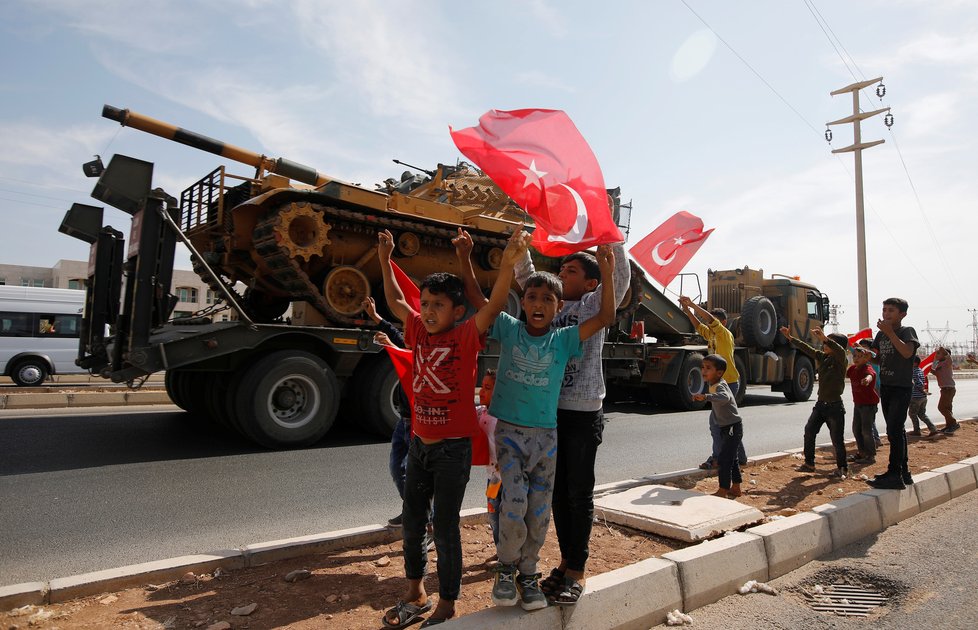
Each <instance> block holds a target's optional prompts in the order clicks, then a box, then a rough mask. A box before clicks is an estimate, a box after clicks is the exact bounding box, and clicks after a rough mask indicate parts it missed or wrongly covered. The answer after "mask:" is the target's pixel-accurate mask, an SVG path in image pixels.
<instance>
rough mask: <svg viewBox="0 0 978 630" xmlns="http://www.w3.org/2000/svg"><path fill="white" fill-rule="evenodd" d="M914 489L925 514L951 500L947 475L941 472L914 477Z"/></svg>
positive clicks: (925, 473)
mask: <svg viewBox="0 0 978 630" xmlns="http://www.w3.org/2000/svg"><path fill="white" fill-rule="evenodd" d="M913 489H914V491H916V493H917V500H918V501H919V502H920V511H921V512H924V511H926V510H929V509H931V508H932V507H937V506H938V505H940V504H942V503H946V502H948V501H950V500H951V487H950V486H949V485H948V483H947V475H945V474H944V473H939V472H924V473H919V474H917V475H914V476H913Z"/></svg>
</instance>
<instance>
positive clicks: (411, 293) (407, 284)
mask: <svg viewBox="0 0 978 630" xmlns="http://www.w3.org/2000/svg"><path fill="white" fill-rule="evenodd" d="M391 269H393V270H394V282H396V283H397V286H398V287H400V289H401V293H403V294H404V301H405V302H407V303H408V306H410V307H411V308H412V309H413V310H414V312H415V313H420V312H421V291H419V290H418V285H416V284H414V280H412V279H411V278H409V277H408V275H407V274H406V273H404V270H403V269H401V268H400V267H398V266H397V263H395V262H394V261H393V260H392V261H391ZM405 391H407V390H405Z"/></svg>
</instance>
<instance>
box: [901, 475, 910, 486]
mask: <svg viewBox="0 0 978 630" xmlns="http://www.w3.org/2000/svg"><path fill="white" fill-rule="evenodd" d="M900 481H902V482H903V485H905V486H912V485H913V476H912V475H911V474H910V473H908V472H905V473H903V474H902V475H900Z"/></svg>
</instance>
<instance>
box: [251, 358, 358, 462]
mask: <svg viewBox="0 0 978 630" xmlns="http://www.w3.org/2000/svg"><path fill="white" fill-rule="evenodd" d="M339 394H340V388H339V384H338V383H337V381H336V375H335V374H333V371H332V370H331V369H330V368H329V366H328V365H326V363H325V362H323V360H322V359H320V358H319V357H317V356H315V355H313V354H310V353H308V352H302V351H298V350H280V351H278V352H273V353H271V354H269V355H266V356H264V357H263V358H261V359H259V360H258V361H257V362H255V363H253V364H252V365H251V366H250V367H248V369H247V371H246V372H245V373H244V374H243V375H242V377H241V382H240V383H239V385H238V392H237V397H236V402H235V411H236V418H235V420H236V425H237V426H239V427H241V428H242V429H243V430H244V431H245V432H246V435H247V436H248V437H250V438H251V439H253V440H254V441H255V442H257V443H258V444H261V445H262V446H265V447H267V448H283V447H285V448H289V447H297V446H308V445H309V444H313V443H315V442H317V441H319V440H320V439H321V438H322V437H323V436H324V435H326V432H327V431H329V429H330V427H332V426H333V422H334V421H335V420H336V411H337V409H338V408H339V399H340V395H339Z"/></svg>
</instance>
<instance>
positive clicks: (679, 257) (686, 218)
mask: <svg viewBox="0 0 978 630" xmlns="http://www.w3.org/2000/svg"><path fill="white" fill-rule="evenodd" d="M712 232H713V228H710V229H709V230H706V231H705V232H704V231H703V221H702V219H700V218H699V217H697V216H695V215H693V214H690V213H689V212H686V211H680V212H677V213H676V214H674V215H672V216H671V217H669V218H668V219H666V220H665V222H664V223H663V224H662V225H660V226H659V227H657V228H655V230H653V231H652V233H651V234H649V235H648V236H646V237H645V238H643V239H642V240H640V241H639V242H638V243H636V244H635V245H634V246H633V247H632V248H631V249H629V250H628V253H630V254H631V255H632V258H634V259H635V262H637V263H638V264H639V265H641V266H642V268H643V269H645V270H646V271H648V272H649V274H650V275H651V276H652V277H653V278H655V279H656V280H658V281H659V282H660V283H662V285H663V286H665V285H668V284H669V283H670V282H672V280H673V278H675V277H676V276H678V275H679V273H680V272H681V271H682V270H683V268H684V267H685V266H686V263H688V262H689V259H690V258H692V257H693V254H695V253H696V251H697V250H698V249H699V248H700V247H701V246H702V245H703V243H704V241H706V239H707V237H709V236H710V234H711V233H712Z"/></svg>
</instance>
